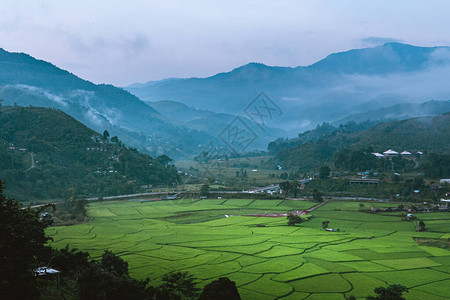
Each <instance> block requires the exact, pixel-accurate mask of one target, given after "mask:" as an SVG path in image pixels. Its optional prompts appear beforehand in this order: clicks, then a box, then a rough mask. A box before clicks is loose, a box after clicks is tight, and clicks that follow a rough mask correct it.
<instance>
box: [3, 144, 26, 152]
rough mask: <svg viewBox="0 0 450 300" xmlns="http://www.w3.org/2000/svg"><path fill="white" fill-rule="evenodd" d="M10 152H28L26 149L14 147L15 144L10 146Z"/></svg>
mask: <svg viewBox="0 0 450 300" xmlns="http://www.w3.org/2000/svg"><path fill="white" fill-rule="evenodd" d="M8 150H9V151H20V152H25V151H27V149H26V148H21V147H17V146H14V144H9V147H8Z"/></svg>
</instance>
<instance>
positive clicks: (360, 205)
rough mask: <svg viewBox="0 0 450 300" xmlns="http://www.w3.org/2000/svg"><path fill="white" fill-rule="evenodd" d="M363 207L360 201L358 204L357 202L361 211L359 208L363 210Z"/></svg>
mask: <svg viewBox="0 0 450 300" xmlns="http://www.w3.org/2000/svg"><path fill="white" fill-rule="evenodd" d="M363 209H364V204H362V203H360V204H359V210H360V211H361V210H363Z"/></svg>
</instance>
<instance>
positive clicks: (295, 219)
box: [287, 213, 304, 226]
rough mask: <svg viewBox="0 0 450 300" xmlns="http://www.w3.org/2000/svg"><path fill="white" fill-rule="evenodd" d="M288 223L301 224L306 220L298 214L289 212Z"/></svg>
mask: <svg viewBox="0 0 450 300" xmlns="http://www.w3.org/2000/svg"><path fill="white" fill-rule="evenodd" d="M287 220H288V225H289V226H295V224H300V223H303V222H304V219H303V218H302V217H300V216H298V215H293V214H291V213H289V214H288V215H287Z"/></svg>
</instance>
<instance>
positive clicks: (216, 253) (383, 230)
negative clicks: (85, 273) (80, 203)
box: [47, 199, 450, 299]
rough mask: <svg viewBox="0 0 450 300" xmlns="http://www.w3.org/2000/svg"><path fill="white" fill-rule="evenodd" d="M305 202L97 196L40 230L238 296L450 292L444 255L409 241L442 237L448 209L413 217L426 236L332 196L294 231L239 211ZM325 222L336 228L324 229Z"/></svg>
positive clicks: (449, 221) (151, 271)
mask: <svg viewBox="0 0 450 300" xmlns="http://www.w3.org/2000/svg"><path fill="white" fill-rule="evenodd" d="M364 204H365V206H366V207H370V206H371V205H372V204H371V203H364ZM312 206H314V203H312V202H309V201H301V200H252V199H229V200H227V199H223V200H222V199H202V200H198V199H182V200H173V201H154V202H143V203H140V202H137V201H115V202H97V203H92V204H91V205H90V217H91V218H92V221H90V222H88V223H85V224H80V225H74V226H57V227H51V228H49V229H48V230H47V234H48V235H49V236H51V237H52V238H53V239H54V240H53V242H52V246H54V247H57V248H62V247H65V246H66V244H69V246H70V247H71V248H78V249H80V250H83V251H89V252H90V253H91V256H92V257H93V258H94V259H96V258H99V257H100V255H101V254H102V253H103V251H104V250H105V249H109V250H112V251H113V252H114V253H115V254H117V255H119V256H121V257H122V258H123V259H125V260H126V261H128V263H129V267H130V275H132V276H133V277H136V278H138V279H144V278H146V277H149V278H150V279H151V282H152V283H153V284H159V278H160V277H161V275H163V274H165V273H168V272H171V271H188V272H189V273H191V274H193V275H194V276H195V277H196V278H197V279H198V282H199V285H200V286H201V287H202V286H204V285H206V284H207V283H209V282H211V281H212V280H214V279H217V278H219V277H224V276H226V277H228V278H230V279H231V280H233V281H235V282H236V284H237V286H238V289H239V293H240V295H241V298H242V299H305V298H307V299H345V298H348V297H349V296H351V295H354V296H355V297H357V298H360V299H363V298H364V297H366V296H367V295H369V294H372V295H374V293H373V289H374V288H375V287H378V286H387V285H388V284H394V283H398V284H402V285H405V286H407V287H408V288H410V290H409V292H408V293H405V294H404V297H405V298H406V299H449V298H450V251H448V250H446V249H442V248H435V247H426V246H420V245H418V244H417V243H416V241H415V240H414V238H433V239H444V238H446V239H448V237H449V233H450V216H449V213H428V214H417V217H419V218H421V219H423V220H424V221H425V223H426V228H427V232H416V231H415V228H414V224H413V223H412V222H406V221H402V220H401V217H400V216H398V215H395V214H386V215H380V214H369V213H365V212H359V211H358V209H359V202H348V201H347V202H344V201H331V202H329V203H327V204H325V205H323V206H322V207H320V208H318V209H317V210H314V211H313V212H312V213H311V216H312V217H311V218H310V220H309V221H307V222H305V223H302V224H300V225H298V226H295V227H291V226H287V222H286V218H283V217H282V218H270V217H250V216H245V215H249V214H260V213H272V212H279V213H280V212H286V211H288V210H290V209H307V208H310V207H312ZM374 206H376V207H387V206H389V205H387V204H383V203H374ZM391 206H395V205H391ZM225 215H227V216H228V217H226V216H225ZM325 220H327V221H330V223H329V227H331V228H334V229H339V231H337V232H328V231H325V230H324V229H322V222H323V221H325ZM258 224H264V225H265V227H257V226H256V225H258Z"/></svg>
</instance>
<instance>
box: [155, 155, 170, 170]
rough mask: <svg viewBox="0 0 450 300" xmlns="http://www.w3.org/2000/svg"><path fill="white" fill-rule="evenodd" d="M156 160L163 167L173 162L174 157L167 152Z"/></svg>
mask: <svg viewBox="0 0 450 300" xmlns="http://www.w3.org/2000/svg"><path fill="white" fill-rule="evenodd" d="M155 160H156V162H157V163H159V164H160V165H161V166H163V167H168V166H169V165H170V164H171V163H172V162H173V159H171V158H170V157H168V156H167V155H165V154H163V155H160V156H158V157H157V158H156V159H155Z"/></svg>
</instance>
